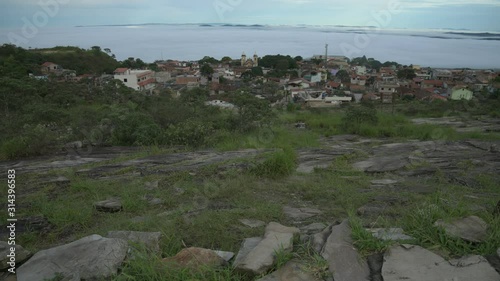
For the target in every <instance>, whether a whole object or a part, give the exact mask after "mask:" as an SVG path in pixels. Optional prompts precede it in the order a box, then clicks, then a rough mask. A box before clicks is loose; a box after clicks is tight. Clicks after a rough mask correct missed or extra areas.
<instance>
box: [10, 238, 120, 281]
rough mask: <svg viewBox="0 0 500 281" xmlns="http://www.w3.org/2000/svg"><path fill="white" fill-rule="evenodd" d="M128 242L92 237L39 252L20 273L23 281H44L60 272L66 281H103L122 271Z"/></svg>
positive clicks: (21, 268)
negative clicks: (121, 266) (120, 269)
mask: <svg viewBox="0 0 500 281" xmlns="http://www.w3.org/2000/svg"><path fill="white" fill-rule="evenodd" d="M127 251H128V245H127V242H126V241H125V240H122V239H115V238H103V237H101V236H99V235H91V236H87V237H84V238H82V239H80V240H77V241H74V242H71V243H69V244H66V245H62V246H58V247H55V248H51V249H47V250H43V251H40V252H38V253H36V254H35V255H34V256H33V257H32V258H31V259H29V260H28V261H27V262H26V263H25V264H23V265H22V266H21V267H19V269H18V270H17V280H19V281H42V280H46V279H51V278H54V276H55V275H56V273H59V274H61V275H62V276H63V277H65V278H66V279H65V280H75V281H76V280H78V281H79V280H82V279H83V280H103V279H106V278H109V277H111V276H113V275H115V274H117V272H118V268H119V267H120V265H121V264H122V263H123V261H124V259H125V257H126V256H127Z"/></svg>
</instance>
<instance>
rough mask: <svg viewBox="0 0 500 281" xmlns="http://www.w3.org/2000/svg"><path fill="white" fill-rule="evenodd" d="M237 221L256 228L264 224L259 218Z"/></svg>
mask: <svg viewBox="0 0 500 281" xmlns="http://www.w3.org/2000/svg"><path fill="white" fill-rule="evenodd" d="M239 221H240V222H241V223H242V224H244V225H246V226H248V227H250V228H257V227H261V226H264V225H266V223H265V222H263V221H260V220H251V219H240V220H239Z"/></svg>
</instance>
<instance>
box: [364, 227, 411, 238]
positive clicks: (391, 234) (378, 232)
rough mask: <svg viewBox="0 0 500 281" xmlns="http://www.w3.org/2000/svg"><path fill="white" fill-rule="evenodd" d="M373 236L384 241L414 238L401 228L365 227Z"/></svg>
mask: <svg viewBox="0 0 500 281" xmlns="http://www.w3.org/2000/svg"><path fill="white" fill-rule="evenodd" d="M367 230H368V231H369V232H371V233H372V235H373V237H375V238H378V239H380V240H384V241H400V240H414V239H415V238H413V237H411V236H408V235H406V234H404V230H403V229H401V228H372V229H367Z"/></svg>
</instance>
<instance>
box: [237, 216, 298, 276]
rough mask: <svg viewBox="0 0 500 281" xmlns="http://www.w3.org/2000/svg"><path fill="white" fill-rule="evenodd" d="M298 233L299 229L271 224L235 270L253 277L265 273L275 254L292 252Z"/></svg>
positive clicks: (270, 265)
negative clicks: (262, 237) (295, 236)
mask: <svg viewBox="0 0 500 281" xmlns="http://www.w3.org/2000/svg"><path fill="white" fill-rule="evenodd" d="M298 233H299V229H297V228H295V227H286V226H283V225H281V224H279V223H275V222H271V223H270V224H269V225H268V226H267V227H266V232H265V235H264V239H262V241H260V243H259V244H258V245H257V246H256V247H255V248H253V249H252V250H251V251H250V252H249V253H248V254H247V255H246V256H245V257H244V258H243V259H242V261H241V262H240V263H239V264H238V265H237V266H236V268H237V269H238V270H240V271H243V272H247V273H250V274H254V275H259V274H262V273H264V272H266V271H267V270H269V269H270V268H271V267H272V266H273V264H274V262H275V260H276V252H278V251H292V249H293V237H294V235H295V234H298Z"/></svg>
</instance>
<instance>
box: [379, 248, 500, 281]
mask: <svg viewBox="0 0 500 281" xmlns="http://www.w3.org/2000/svg"><path fill="white" fill-rule="evenodd" d="M384 258H385V263H384V265H383V268H382V275H383V277H384V280H385V281H400V280H408V281H421V280H425V281H443V280H481V281H498V280H500V275H498V273H497V272H496V271H495V269H493V268H492V267H491V265H490V264H489V263H488V262H487V261H485V260H484V259H482V258H480V257H477V256H476V257H469V258H467V260H469V261H465V262H462V263H461V264H462V265H466V266H465V267H456V266H453V265H451V264H450V263H449V262H447V261H446V260H445V259H443V258H442V257H440V256H438V255H436V254H434V253H432V252H431V251H428V250H426V249H424V248H422V247H419V246H412V247H409V246H407V248H405V247H402V246H394V247H392V248H391V249H390V250H389V251H387V252H386V254H385V257H384ZM479 259H482V261H480V262H479V263H475V262H472V263H471V262H470V261H471V260H474V261H478V260H479ZM456 264H460V262H457V263H456Z"/></svg>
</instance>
